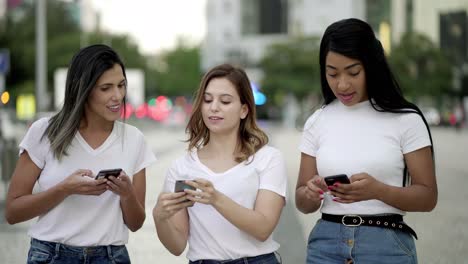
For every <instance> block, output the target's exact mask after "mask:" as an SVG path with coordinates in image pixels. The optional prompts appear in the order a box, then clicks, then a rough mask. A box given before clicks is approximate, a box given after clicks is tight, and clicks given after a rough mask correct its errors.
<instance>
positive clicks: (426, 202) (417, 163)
mask: <svg viewBox="0 0 468 264" xmlns="http://www.w3.org/2000/svg"><path fill="white" fill-rule="evenodd" d="M404 158H405V162H406V165H407V166H408V171H409V173H410V175H411V185H410V186H407V187H396V186H390V185H387V184H385V183H382V182H380V181H378V180H376V179H375V178H374V177H372V176H371V175H369V174H367V173H359V174H355V175H353V176H351V178H350V179H351V184H342V185H339V186H336V187H334V189H335V190H333V191H332V194H333V195H335V196H336V197H338V198H339V200H338V201H339V202H342V203H353V202H357V201H364V200H370V199H378V200H381V201H382V202H384V203H386V204H388V205H391V206H393V207H396V208H398V209H400V210H403V211H407V212H412V211H413V212H415V211H431V210H432V209H434V207H435V206H436V204H437V183H436V178H435V169H434V162H433V160H432V156H431V149H430V148H429V147H425V148H422V149H419V150H416V151H413V152H411V153H408V154H405V155H404Z"/></svg>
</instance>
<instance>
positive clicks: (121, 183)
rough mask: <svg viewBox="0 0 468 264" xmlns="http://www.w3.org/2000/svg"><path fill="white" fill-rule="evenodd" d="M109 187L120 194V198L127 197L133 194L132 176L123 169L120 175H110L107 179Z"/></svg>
mask: <svg viewBox="0 0 468 264" xmlns="http://www.w3.org/2000/svg"><path fill="white" fill-rule="evenodd" d="M107 188H108V189H109V190H110V191H112V192H113V193H115V194H117V195H119V196H120V199H124V200H125V199H127V198H129V197H131V196H132V195H133V192H134V190H133V185H132V181H131V180H130V177H128V176H127V175H126V174H125V173H124V172H123V171H122V172H121V173H120V175H119V176H118V177H114V176H110V177H109V178H108V181H107Z"/></svg>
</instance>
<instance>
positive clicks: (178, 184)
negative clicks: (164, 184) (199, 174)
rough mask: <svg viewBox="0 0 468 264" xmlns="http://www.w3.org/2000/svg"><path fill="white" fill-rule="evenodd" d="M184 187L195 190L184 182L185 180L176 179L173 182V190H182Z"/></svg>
mask: <svg viewBox="0 0 468 264" xmlns="http://www.w3.org/2000/svg"><path fill="white" fill-rule="evenodd" d="M185 189H189V190H193V191H195V187H193V186H190V185H188V184H186V183H185V180H177V181H176V183H175V188H174V192H183V191H184V190H185Z"/></svg>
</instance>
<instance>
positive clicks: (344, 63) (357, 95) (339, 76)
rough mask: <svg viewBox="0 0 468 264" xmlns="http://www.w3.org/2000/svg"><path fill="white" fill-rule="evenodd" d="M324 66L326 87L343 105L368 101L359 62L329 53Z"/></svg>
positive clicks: (364, 78)
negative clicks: (328, 87) (327, 86)
mask: <svg viewBox="0 0 468 264" xmlns="http://www.w3.org/2000/svg"><path fill="white" fill-rule="evenodd" d="M325 64H326V77H327V82H328V85H329V86H330V88H331V90H332V91H333V94H334V95H335V96H336V98H338V100H340V101H341V102H342V103H343V104H344V105H347V106H352V105H355V104H357V103H360V102H363V101H365V100H367V99H368V95H367V87H366V73H365V71H364V66H363V65H362V63H361V62H360V61H359V60H356V59H351V58H349V57H346V56H343V55H341V54H339V53H336V52H333V51H329V52H328V54H327V57H326V61H325Z"/></svg>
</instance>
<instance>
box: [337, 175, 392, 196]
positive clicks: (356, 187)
mask: <svg viewBox="0 0 468 264" xmlns="http://www.w3.org/2000/svg"><path fill="white" fill-rule="evenodd" d="M349 179H350V181H351V183H350V184H342V183H335V184H333V185H332V186H329V190H330V193H331V194H332V195H334V196H335V198H333V200H334V201H335V202H339V203H354V202H359V201H366V200H372V199H378V198H379V192H380V189H381V186H382V185H383V183H382V182H380V181H378V180H376V179H375V178H374V177H372V176H371V175H369V174H367V173H358V174H354V175H352V176H351V177H350V178H349Z"/></svg>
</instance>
